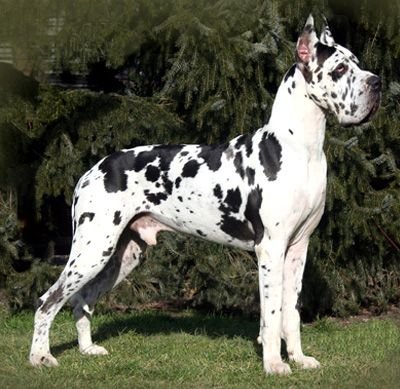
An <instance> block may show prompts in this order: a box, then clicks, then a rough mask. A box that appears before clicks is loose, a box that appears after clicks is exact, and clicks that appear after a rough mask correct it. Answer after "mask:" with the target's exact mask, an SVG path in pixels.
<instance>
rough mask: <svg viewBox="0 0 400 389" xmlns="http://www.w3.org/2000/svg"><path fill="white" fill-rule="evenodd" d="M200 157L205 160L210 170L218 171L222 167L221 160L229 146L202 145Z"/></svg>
mask: <svg viewBox="0 0 400 389" xmlns="http://www.w3.org/2000/svg"><path fill="white" fill-rule="evenodd" d="M200 147H201V152H200V153H199V157H200V158H203V159H204V161H205V163H206V164H207V166H208V168H209V169H210V170H212V171H214V172H215V171H216V170H218V169H219V168H220V167H221V164H222V162H221V158H222V154H223V152H224V151H225V150H226V149H227V147H228V145H227V144H225V143H224V144H221V145H202V146H200Z"/></svg>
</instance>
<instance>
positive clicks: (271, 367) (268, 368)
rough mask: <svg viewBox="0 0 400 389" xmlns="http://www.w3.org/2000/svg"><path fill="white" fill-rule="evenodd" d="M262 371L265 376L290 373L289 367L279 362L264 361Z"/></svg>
mask: <svg viewBox="0 0 400 389" xmlns="http://www.w3.org/2000/svg"><path fill="white" fill-rule="evenodd" d="M264 370H265V372H266V373H267V374H278V375H287V374H290V373H291V372H292V370H291V369H290V366H289V365H288V364H287V363H285V362H283V361H281V360H270V361H264Z"/></svg>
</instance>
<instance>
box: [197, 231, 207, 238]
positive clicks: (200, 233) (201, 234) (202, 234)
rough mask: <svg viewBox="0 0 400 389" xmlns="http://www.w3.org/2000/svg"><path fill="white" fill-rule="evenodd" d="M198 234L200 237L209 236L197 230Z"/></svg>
mask: <svg viewBox="0 0 400 389" xmlns="http://www.w3.org/2000/svg"><path fill="white" fill-rule="evenodd" d="M196 232H197V234H198V235H200V236H202V237H204V238H205V237H206V236H207V235H206V234H205V233H204V232H203V231H201V230H196Z"/></svg>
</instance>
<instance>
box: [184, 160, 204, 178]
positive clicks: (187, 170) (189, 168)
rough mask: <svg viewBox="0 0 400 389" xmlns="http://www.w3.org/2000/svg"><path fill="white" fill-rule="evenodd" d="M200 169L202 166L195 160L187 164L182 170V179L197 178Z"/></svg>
mask: <svg viewBox="0 0 400 389" xmlns="http://www.w3.org/2000/svg"><path fill="white" fill-rule="evenodd" d="M199 167H200V165H199V163H198V162H197V161H196V160H195V159H192V160H191V161H189V162H186V163H185V165H184V166H183V169H182V177H196V174H197V172H198V171H199Z"/></svg>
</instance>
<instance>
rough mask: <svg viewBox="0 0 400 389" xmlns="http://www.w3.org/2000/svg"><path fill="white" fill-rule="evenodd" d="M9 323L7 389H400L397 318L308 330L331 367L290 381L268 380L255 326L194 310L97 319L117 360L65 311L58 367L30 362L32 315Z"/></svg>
mask: <svg viewBox="0 0 400 389" xmlns="http://www.w3.org/2000/svg"><path fill="white" fill-rule="evenodd" d="M0 320H1V321H0V322H1V328H0V388H52V387H57V388H64V387H66V388H77V387H79V388H84V389H86V388H119V389H120V388H177V387H179V388H256V387H265V388H267V387H273V388H317V387H318V388H347V387H359V388H366V387H367V388H368V387H371V388H399V387H400V329H399V327H398V325H396V324H395V322H394V321H391V320H369V321H368V322H365V323H355V324H346V325H344V324H340V323H333V322H331V321H328V320H322V321H319V322H317V323H314V324H313V325H307V326H305V327H304V329H303V345H304V350H305V352H306V353H308V354H310V355H313V356H315V357H316V358H317V359H318V360H319V361H320V362H321V364H322V366H323V367H322V369H319V370H315V371H304V370H303V371H301V370H299V369H298V368H296V367H295V366H292V368H293V374H292V375H290V376H288V377H271V376H266V375H265V374H264V373H263V370H262V366H261V356H260V355H261V354H260V352H261V348H260V346H258V345H257V344H256V343H255V339H256V336H257V331H258V323H257V321H256V320H246V319H242V318H239V317H233V318H231V317H226V316H222V317H221V316H207V315H202V314H199V313H194V312H182V313H160V312H151V311H150V312H137V313H125V314H121V313H116V314H112V315H99V316H96V315H95V317H94V323H93V327H94V334H95V335H94V338H95V340H96V341H97V342H98V343H99V344H101V345H103V346H105V347H106V348H107V349H108V350H109V352H110V355H109V356H105V357H85V356H82V355H80V354H79V352H78V349H77V347H76V333H75V327H74V322H73V319H72V316H71V315H70V314H69V313H68V312H62V313H61V314H59V315H58V316H57V318H56V321H55V323H54V325H53V331H52V339H51V344H52V351H53V354H54V355H55V356H56V357H57V358H58V361H59V362H60V367H59V368H55V369H48V368H43V369H33V368H31V367H30V365H29V364H28V361H27V356H28V350H29V345H30V340H31V339H30V337H31V333H32V322H33V314H20V315H16V316H8V317H4V316H3V317H2V318H1V319H0Z"/></svg>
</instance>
